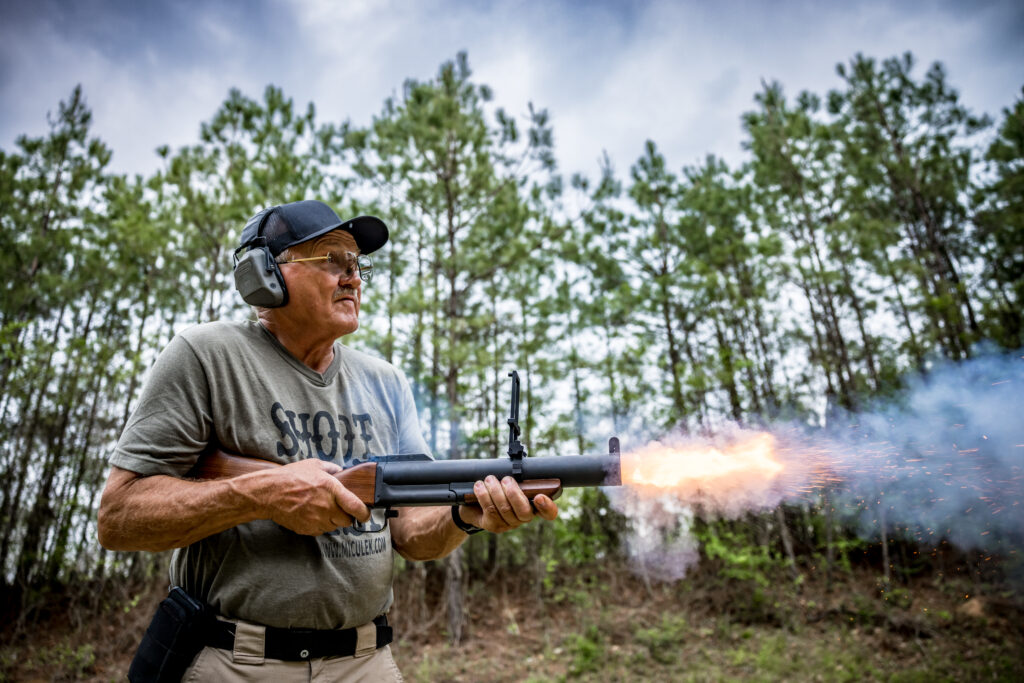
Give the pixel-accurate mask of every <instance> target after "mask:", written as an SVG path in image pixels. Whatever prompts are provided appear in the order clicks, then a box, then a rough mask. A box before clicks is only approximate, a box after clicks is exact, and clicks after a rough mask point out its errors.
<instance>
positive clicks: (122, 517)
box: [98, 467, 266, 552]
mask: <svg viewBox="0 0 1024 683" xmlns="http://www.w3.org/2000/svg"><path fill="white" fill-rule="evenodd" d="M254 477H259V473H257V474H254V475H245V476H243V477H236V478H235V479H224V480H220V481H203V482H197V481H188V480H183V479H177V478H175V477H170V476H166V475H154V476H151V477H140V476H139V475H137V474H135V473H134V472H129V471H127V470H122V469H119V468H116V467H115V468H114V470H113V471H112V472H111V473H110V479H109V481H108V484H107V489H106V490H105V491H104V494H103V500H102V501H101V502H100V511H99V521H98V531H99V540H100V543H101V544H102V545H103V546H104V547H105V548H109V549H111V550H150V551H154V552H158V551H162V550H170V549H172V548H182V547H184V546H187V545H190V544H192V543H195V542H196V541H199V540H201V539H203V538H206V537H207V536H212V535H213V534H216V533H220V532H221V531H224V530H226V529H230V528H231V527H234V526H238V525H239V524H244V523H246V522H251V521H253V520H256V519H261V518H263V517H265V516H266V515H265V514H264V511H263V510H262V509H261V505H260V503H259V498H258V495H257V493H258V490H259V487H260V481H259V479H258V478H257V479H255V480H254V479H253V478H254Z"/></svg>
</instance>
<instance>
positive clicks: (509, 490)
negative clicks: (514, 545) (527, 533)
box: [501, 477, 533, 524]
mask: <svg viewBox="0 0 1024 683" xmlns="http://www.w3.org/2000/svg"><path fill="white" fill-rule="evenodd" d="M501 486H502V488H503V489H504V490H505V497H506V498H508V502H509V504H510V505H511V506H512V513H513V514H514V515H515V516H516V519H517V520H518V521H519V523H520V524H525V523H526V522H529V521H530V520H531V519H533V506H532V505H530V499H529V498H527V497H526V494H525V493H523V490H522V489H521V488H519V484H518V483H517V482H516V480H515V479H513V478H512V477H505V478H504V479H502V480H501Z"/></svg>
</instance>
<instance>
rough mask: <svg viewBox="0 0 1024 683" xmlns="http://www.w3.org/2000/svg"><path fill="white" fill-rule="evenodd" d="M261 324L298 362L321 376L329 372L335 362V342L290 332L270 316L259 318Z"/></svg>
mask: <svg viewBox="0 0 1024 683" xmlns="http://www.w3.org/2000/svg"><path fill="white" fill-rule="evenodd" d="M259 321H260V324H261V325H263V327H264V328H265V329H266V330H267V332H269V333H270V334H272V335H274V338H275V339H277V341H279V342H281V346H283V347H284V348H286V349H287V350H288V353H290V354H292V355H293V356H295V358H296V360H298V361H299V362H300V363H302V364H303V365H305V366H306V367H308V368H310V369H312V370H313V371H315V372H319V373H320V374H321V375H322V374H324V373H325V372H327V368H329V367H330V366H331V362H332V361H333V360H334V340H333V339H318V340H312V339H310V338H309V335H308V334H299V333H298V331H297V330H290V329H289V328H288V327H287V326H286V325H281V324H278V323H277V322H276V321H275V320H274V319H273V318H272V317H270V316H263V315H261V316H259Z"/></svg>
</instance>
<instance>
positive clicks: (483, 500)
mask: <svg viewBox="0 0 1024 683" xmlns="http://www.w3.org/2000/svg"><path fill="white" fill-rule="evenodd" d="M473 493H475V494H476V500H477V504H476V505H464V506H463V507H462V508H461V509H460V510H459V512H460V516H461V517H462V521H464V522H466V523H467V524H472V525H474V526H478V527H480V528H481V529H486V530H487V531H490V532H493V533H496V534H500V533H504V532H506V531H511V530H512V529H515V528H517V527H520V526H522V525H523V524H526V523H527V522H529V521H530V520H531V519H533V518H534V517H535V516H537V515H539V516H540V517H541V518H543V519H546V520H548V521H551V520H553V519H554V518H555V517H557V516H558V506H557V505H556V504H555V501H553V500H551V498H549V497H548V496H545V495H544V494H540V495H539V496H537V497H535V498H534V499H533V505H530V500H529V498H527V497H526V494H525V493H523V490H522V489H521V488H519V484H518V483H517V482H516V480H515V479H513V478H512V477H505V478H504V479H502V480H501V481H498V478H497V477H495V476H493V475H492V476H489V477H487V478H486V479H485V480H483V481H478V482H476V483H475V484H474V485H473ZM535 508H536V510H535Z"/></svg>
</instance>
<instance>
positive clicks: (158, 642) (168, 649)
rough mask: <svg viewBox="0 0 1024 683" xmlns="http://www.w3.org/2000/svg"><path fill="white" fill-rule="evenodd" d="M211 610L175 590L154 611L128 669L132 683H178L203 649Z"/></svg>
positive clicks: (210, 618)
mask: <svg viewBox="0 0 1024 683" xmlns="http://www.w3.org/2000/svg"><path fill="white" fill-rule="evenodd" d="M211 621H212V612H211V610H210V609H209V608H208V607H207V606H206V605H204V604H203V603H202V602H200V601H199V600H196V599H195V598H193V597H192V596H190V595H189V594H188V593H186V592H185V591H183V590H182V589H181V588H178V587H177V586H175V587H173V588H171V591H170V593H169V594H168V595H167V597H166V598H164V600H163V601H162V602H161V603H160V605H159V606H158V607H157V608H156V614H154V615H153V620H152V621H151V622H150V624H149V627H148V628H147V629H146V633H145V635H144V636H142V642H141V643H140V644H139V649H138V650H136V651H135V657H134V658H133V659H132V664H131V666H130V667H129V669H128V680H129V681H131V682H132V683H143V682H146V683H148V682H149V681H159V683H171V682H172V681H173V682H174V683H178V681H180V680H181V678H182V676H184V675H185V670H186V669H187V668H188V667H189V665H190V664H191V663H192V660H193V659H195V656H196V655H197V654H198V653H199V651H200V650H202V649H203V645H204V643H205V641H206V632H207V629H208V628H209V624H210V622H211Z"/></svg>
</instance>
